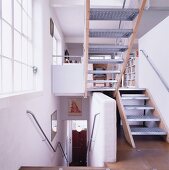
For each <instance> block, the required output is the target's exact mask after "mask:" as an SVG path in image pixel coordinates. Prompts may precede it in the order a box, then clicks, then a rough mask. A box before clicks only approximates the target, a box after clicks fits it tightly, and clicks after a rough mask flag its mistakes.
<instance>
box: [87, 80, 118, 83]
mask: <svg viewBox="0 0 169 170" xmlns="http://www.w3.org/2000/svg"><path fill="white" fill-rule="evenodd" d="M88 82H91V83H93V82H98V83H117V80H88Z"/></svg>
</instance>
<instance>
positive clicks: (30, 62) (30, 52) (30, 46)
mask: <svg viewBox="0 0 169 170" xmlns="http://www.w3.org/2000/svg"><path fill="white" fill-rule="evenodd" d="M28 65H31V66H32V65H33V57H32V44H31V43H30V42H28Z"/></svg>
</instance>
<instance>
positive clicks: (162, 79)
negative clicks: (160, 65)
mask: <svg viewBox="0 0 169 170" xmlns="http://www.w3.org/2000/svg"><path fill="white" fill-rule="evenodd" d="M140 51H141V52H142V53H143V55H144V56H145V58H146V59H147V61H148V62H149V64H150V65H151V67H152V68H153V70H154V71H155V72H156V74H157V75H158V77H159V79H160V80H161V82H162V83H163V85H164V87H165V88H166V89H167V91H168V92H169V86H168V85H167V83H166V81H165V80H164V78H163V77H162V76H161V74H160V73H159V71H158V69H157V68H156V67H155V66H154V64H153V62H152V61H151V59H150V58H149V56H148V55H147V54H146V53H145V52H144V50H140Z"/></svg>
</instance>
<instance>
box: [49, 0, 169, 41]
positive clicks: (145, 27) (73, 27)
mask: <svg viewBox="0 0 169 170" xmlns="http://www.w3.org/2000/svg"><path fill="white" fill-rule="evenodd" d="M123 1H124V0H114V1H112V0H104V1H103V0H91V5H92V6H93V7H122V4H123ZM131 2H132V3H133V2H134V1H131ZM135 2H136V1H135ZM148 2H149V3H147V8H149V10H146V11H145V13H144V15H143V18H142V22H141V25H140V28H139V32H138V37H141V36H142V35H144V34H145V33H146V32H147V31H149V30H150V29H152V28H153V27H154V26H155V25H156V24H158V23H159V22H160V21H162V20H163V19H164V18H166V17H167V16H168V15H169V0H160V3H159V0H151V1H148ZM129 3H130V0H127V3H126V6H128V5H129ZM51 5H52V7H54V8H55V12H56V15H57V18H58V20H59V23H60V26H61V28H62V31H63V34H64V36H65V39H70V38H71V40H72V41H73V38H81V39H82V40H83V35H84V0H51ZM100 23H101V24H100ZM118 25H119V22H106V21H104V22H99V21H92V22H91V24H90V28H118ZM72 37H73V38H72Z"/></svg>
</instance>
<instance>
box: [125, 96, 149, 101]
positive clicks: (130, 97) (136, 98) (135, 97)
mask: <svg viewBox="0 0 169 170" xmlns="http://www.w3.org/2000/svg"><path fill="white" fill-rule="evenodd" d="M122 99H123V100H129V99H131V100H132V99H134V100H148V99H149V97H148V96H122Z"/></svg>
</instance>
